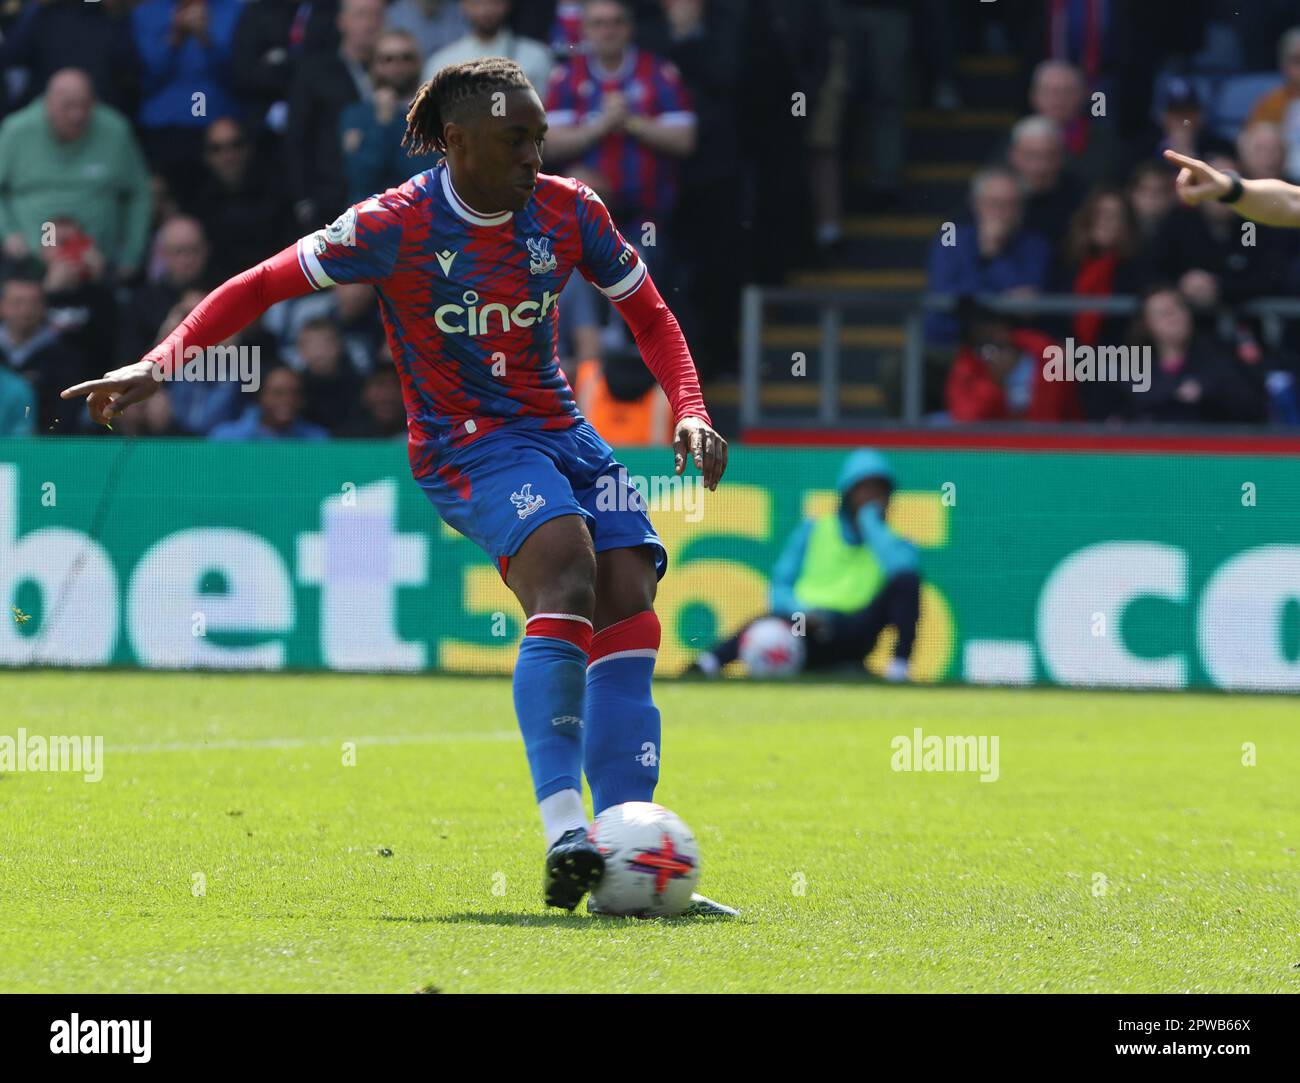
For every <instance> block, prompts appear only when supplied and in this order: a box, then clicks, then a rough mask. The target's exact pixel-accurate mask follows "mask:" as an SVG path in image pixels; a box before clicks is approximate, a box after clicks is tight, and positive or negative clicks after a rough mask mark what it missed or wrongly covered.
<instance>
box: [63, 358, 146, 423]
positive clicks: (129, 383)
mask: <svg viewBox="0 0 1300 1083" xmlns="http://www.w3.org/2000/svg"><path fill="white" fill-rule="evenodd" d="M158 384H159V381H158V377H157V376H156V375H155V374H154V365H153V362H152V361H137V362H136V363H135V364H134V365H123V366H122V367H121V368H120V369H114V370H113V371H112V372H106V373H104V375H103V376H101V377H100V378H99V379H98V380H86V381H85V382H84V383H80V384H74V385H73V386H72V387H67V388H64V389H63V391H62V393H61V394H60V395H59V397H60V398H63V399H75V398H77V396H79V395H85V396H86V405H87V407H89V409H90V419H91V421H93V422H95V423H96V424H97V425H107V424H108V423H109V422H110V421H112V420H113V418H115V417H117V415H118V414H120V413H121V412H122V411H123V410H125V409H126V408H127V407H128V406H132V405H134V404H135V403H137V402H143V401H144V400H145V399H147V398H148V397H149V396H150V395H152V394H153V393H154V392H155V391H157V390H158Z"/></svg>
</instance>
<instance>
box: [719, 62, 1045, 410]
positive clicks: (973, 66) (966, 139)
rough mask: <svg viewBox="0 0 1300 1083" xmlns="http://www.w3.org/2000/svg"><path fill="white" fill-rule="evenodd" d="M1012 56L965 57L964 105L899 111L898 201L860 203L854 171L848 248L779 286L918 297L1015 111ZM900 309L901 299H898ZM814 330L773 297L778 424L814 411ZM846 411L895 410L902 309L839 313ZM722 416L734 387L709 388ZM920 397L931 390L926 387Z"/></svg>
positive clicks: (773, 391)
mask: <svg viewBox="0 0 1300 1083" xmlns="http://www.w3.org/2000/svg"><path fill="white" fill-rule="evenodd" d="M1019 65H1020V61H1019V60H1018V59H1017V58H1015V57H1005V56H978V57H965V58H963V59H962V60H961V62H960V66H959V85H960V89H961V93H962V101H963V107H962V108H960V109H957V110H953V111H951V112H941V111H938V110H933V109H916V110H909V111H908V113H907V118H906V119H907V133H908V134H907V162H908V164H907V170H906V174H905V177H906V185H905V193H904V198H903V200H902V202H901V203H900V204H899V205H897V206H896V207H891V208H890V209H889V210H887V211H883V212H882V211H880V210H873V209H871V208H870V207H868V206H866V196H865V184H866V182H867V181H868V180H869V171H868V169H867V168H866V167H865V166H861V167H858V168H856V169H854V170H853V171H852V173H851V175H850V178H849V183H848V184H847V185H846V190H845V199H846V206H847V207H848V213H847V217H846V220H845V232H846V241H847V243H846V246H845V249H844V251H843V252H842V253H841V254H840V255H839V256H838V258H837V259H836V260H835V263H834V266H828V267H817V268H802V269H792V271H791V273H790V275H789V277H788V280H787V283H786V284H787V285H789V286H793V287H800V288H814V289H840V290H844V289H847V290H853V291H869V292H870V293H873V294H876V295H878V296H881V297H882V298H891V297H898V298H899V299H900V300H903V299H906V298H909V297H915V295H916V294H918V293H920V292H921V291H922V290H923V289H924V287H925V270H924V268H925V260H926V253H927V251H928V249H929V245H930V242H931V239H932V238H933V237H934V235H935V233H936V231H937V230H938V229H939V226H940V224H941V223H942V222H944V221H946V220H958V219H960V218H962V217H963V216H964V215H965V207H966V196H967V186H968V184H969V182H970V179H971V176H972V174H973V173H974V172H975V170H976V169H977V168H978V167H979V166H980V165H982V164H984V163H985V162H986V161H987V160H988V158H989V157H990V155H991V154H993V153H994V152H995V150H996V148H997V146H998V145H999V144H1000V143H1001V142H1002V141H1004V140H1005V139H1006V135H1007V132H1008V130H1009V129H1010V128H1011V126H1012V124H1014V123H1015V122H1016V120H1018V119H1019V118H1020V116H1021V115H1022V114H1023V109H1022V107H1021V104H1020V98H1021V95H1022V93H1023V91H1022V85H1021V82H1020V67H1019ZM900 308H901V306H900ZM820 339H821V332H820V328H819V327H818V324H817V312H816V310H815V309H814V308H813V307H811V306H808V305H802V306H801V305H798V304H790V305H774V306H771V309H770V311H769V312H768V313H767V316H766V319H765V322H764V332H763V340H762V342H763V351H762V358H763V364H762V371H763V380H762V386H763V395H762V402H763V413H764V417H765V418H772V419H774V420H777V421H778V422H785V421H788V422H791V423H797V422H798V421H799V419H809V418H815V417H816V412H817V403H818V394H819V388H818V380H817V378H816V364H817V356H818V351H819V343H820ZM839 342H840V372H841V396H840V403H841V409H842V417H843V419H844V421H845V422H847V423H849V424H852V423H854V422H863V423H870V422H871V421H872V420H873V419H874V420H879V419H882V418H890V417H897V416H898V413H899V395H900V386H899V384H900V380H899V374H900V372H901V366H902V352H903V343H904V331H903V324H902V320H901V314H900V309H896V308H882V309H880V310H878V311H877V312H876V313H875V314H869V313H866V312H862V311H858V312H845V314H844V318H843V323H842V325H841V328H840V336H839ZM799 350H802V351H804V352H805V353H806V355H807V359H808V378H803V379H800V378H798V377H794V376H791V374H790V366H791V354H792V353H793V352H795V351H799ZM706 390H707V394H708V397H709V401H710V403H711V404H714V403H716V404H717V406H718V407H720V408H721V409H720V410H719V414H720V420H721V419H722V418H727V420H730V419H731V418H734V417H735V416H736V415H735V414H734V413H733V410H734V408H735V407H736V406H737V405H738V402H739V387H738V385H737V384H735V383H718V384H711V385H710V386H709V387H708V388H707V389H706ZM927 397H928V396H927Z"/></svg>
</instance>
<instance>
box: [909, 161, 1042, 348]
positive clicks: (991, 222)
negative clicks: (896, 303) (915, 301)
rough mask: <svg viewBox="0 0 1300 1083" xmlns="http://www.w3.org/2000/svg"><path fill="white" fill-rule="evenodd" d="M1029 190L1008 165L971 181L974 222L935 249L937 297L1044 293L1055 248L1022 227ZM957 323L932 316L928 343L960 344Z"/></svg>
mask: <svg viewBox="0 0 1300 1083" xmlns="http://www.w3.org/2000/svg"><path fill="white" fill-rule="evenodd" d="M1024 204H1025V190H1024V185H1023V182H1022V181H1021V179H1020V177H1019V175H1018V174H1017V173H1016V172H1015V171H1014V170H1012V169H1010V168H1008V167H1007V166H1002V165H995V166H989V167H988V168H986V169H982V170H980V171H979V172H978V173H977V174H975V178H974V180H972V181H971V210H972V212H973V214H974V220H973V221H972V222H970V223H967V224H964V225H960V226H957V227H956V228H955V229H949V228H948V227H947V226H945V228H944V230H943V231H942V232H941V233H940V235H939V236H938V237H936V238H935V239H934V242H933V243H932V244H931V246H930V256H929V260H928V266H927V282H926V289H927V291H928V292H930V293H933V294H943V295H947V296H950V297H960V296H964V295H967V294H983V293H1017V294H1028V293H1035V292H1038V291H1040V290H1042V289H1043V288H1044V287H1045V286H1046V285H1047V281H1048V276H1049V274H1050V271H1051V263H1052V256H1051V248H1050V246H1049V245H1048V243H1047V241H1046V240H1044V239H1043V238H1042V237H1040V236H1039V235H1038V234H1036V233H1029V232H1026V231H1025V230H1024V229H1023V228H1022V220H1023V215H1024ZM957 331H958V328H957V318H956V317H955V316H954V315H952V314H951V313H947V312H931V313H929V314H928V315H927V316H926V319H925V337H926V342H927V343H928V344H929V345H931V346H948V345H952V344H953V343H955V342H956V341H957Z"/></svg>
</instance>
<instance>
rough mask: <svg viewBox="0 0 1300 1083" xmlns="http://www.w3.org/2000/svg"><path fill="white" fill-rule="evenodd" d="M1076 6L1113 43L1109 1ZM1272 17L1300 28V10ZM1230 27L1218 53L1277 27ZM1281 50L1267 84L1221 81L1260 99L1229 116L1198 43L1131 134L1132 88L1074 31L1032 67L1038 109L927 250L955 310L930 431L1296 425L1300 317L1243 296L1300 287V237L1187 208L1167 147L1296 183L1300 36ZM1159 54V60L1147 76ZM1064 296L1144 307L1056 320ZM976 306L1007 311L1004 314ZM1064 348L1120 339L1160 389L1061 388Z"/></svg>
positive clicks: (1228, 214) (937, 284)
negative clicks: (1019, 425)
mask: <svg viewBox="0 0 1300 1083" xmlns="http://www.w3.org/2000/svg"><path fill="white" fill-rule="evenodd" d="M1065 6H1066V7H1070V8H1076V7H1077V8H1078V9H1079V10H1081V11H1084V12H1091V11H1095V12H1098V13H1099V17H1100V18H1102V19H1103V22H1102V23H1101V26H1100V29H1099V30H1098V35H1099V41H1100V42H1105V41H1106V40H1107V39H1106V34H1105V30H1106V24H1105V22H1104V17H1105V16H1104V6H1094V5H1091V4H1089V3H1086V2H1084V3H1079V4H1071V5H1065ZM1208 7H1209V9H1210V10H1208V14H1209V15H1211V16H1212V15H1214V14H1215V11H1214V5H1213V4H1209V5H1208ZM1260 8H1261V14H1262V15H1265V14H1266V15H1268V16H1277V15H1279V14H1285V15H1288V16H1290V17H1292V18H1295V19H1297V21H1300V5H1295V4H1292V5H1287V4H1284V3H1268V4H1261V5H1260ZM1206 25H1207V24H1206V23H1204V22H1203V23H1202V24H1201V29H1202V30H1203V29H1204V28H1205V26H1206ZM1216 25H1218V26H1219V27H1220V29H1221V30H1222V32H1223V34H1224V35H1226V39H1227V40H1226V42H1225V40H1224V39H1223V38H1222V37H1220V38H1217V39H1216V40H1217V41H1218V44H1219V46H1220V47H1221V48H1226V49H1227V50H1228V52H1229V53H1230V54H1235V55H1236V56H1238V57H1241V56H1246V55H1250V56H1254V55H1257V54H1258V51H1259V49H1258V46H1259V43H1258V42H1257V41H1256V40H1255V38H1256V37H1257V36H1258V33H1259V31H1260V30H1261V28H1268V27H1270V26H1271V25H1273V23H1272V22H1271V21H1270V19H1269V18H1262V19H1261V20H1260V22H1259V23H1254V22H1252V21H1251V20H1247V19H1244V18H1243V19H1236V20H1232V21H1224V22H1222V23H1221V24H1216ZM1273 40H1274V41H1276V43H1277V44H1276V68H1277V72H1276V74H1275V75H1274V76H1273V77H1272V78H1271V79H1270V78H1268V77H1267V76H1266V75H1264V74H1260V75H1258V76H1252V77H1250V78H1249V79H1242V78H1240V72H1236V73H1225V74H1224V75H1223V77H1222V78H1221V79H1219V80H1218V82H1219V83H1222V84H1223V85H1224V86H1227V85H1228V84H1229V83H1231V82H1232V81H1233V79H1234V77H1235V84H1234V86H1235V88H1236V89H1240V87H1241V86H1242V85H1243V84H1244V85H1245V86H1246V87H1247V89H1250V88H1251V87H1252V86H1254V85H1255V83H1257V84H1258V86H1259V87H1261V88H1264V89H1256V90H1255V91H1254V93H1253V97H1252V99H1251V100H1250V101H1249V102H1248V103H1247V104H1248V105H1249V108H1246V109H1243V110H1242V113H1241V119H1240V121H1239V122H1237V123H1233V124H1228V123H1226V122H1225V117H1224V112H1225V109H1224V106H1223V103H1222V102H1221V101H1219V100H1215V99H1214V95H1215V93H1216V89H1215V86H1216V80H1215V79H1214V78H1213V77H1212V76H1210V75H1206V74H1205V73H1203V72H1201V71H1199V70H1198V69H1197V67H1196V64H1195V63H1194V62H1193V57H1194V56H1195V54H1194V53H1191V52H1190V51H1189V53H1188V54H1186V55H1184V56H1183V57H1182V58H1181V63H1173V64H1169V63H1167V64H1166V70H1165V72H1164V73H1163V75H1162V77H1160V78H1158V79H1156V80H1155V83H1154V89H1153V93H1152V97H1151V98H1150V99H1149V100H1150V101H1151V106H1152V108H1151V109H1150V111H1149V113H1148V115H1147V117H1146V118H1145V121H1144V122H1143V123H1140V124H1132V123H1128V124H1125V123H1123V120H1124V118H1123V117H1122V116H1121V114H1120V113H1119V111H1118V110H1117V109H1116V108H1115V107H1114V100H1113V96H1114V95H1115V94H1116V92H1117V91H1116V88H1117V86H1118V85H1119V84H1118V80H1117V79H1116V77H1115V73H1114V70H1113V68H1112V67H1108V66H1107V64H1106V62H1105V59H1104V56H1103V58H1102V59H1101V60H1100V61H1098V60H1097V58H1096V57H1095V55H1093V53H1092V52H1091V51H1090V50H1088V49H1087V48H1086V47H1082V46H1080V47H1076V48H1073V49H1072V48H1071V47H1070V46H1069V43H1068V40H1065V39H1063V42H1062V45H1061V48H1060V49H1059V50H1058V51H1057V52H1056V53H1055V55H1049V56H1047V57H1046V58H1045V59H1043V60H1042V61H1041V62H1039V63H1038V64H1037V65H1036V66H1035V67H1034V68H1033V69H1032V73H1031V78H1030V84H1029V87H1028V91H1027V104H1028V107H1029V112H1028V114H1027V115H1026V116H1024V117H1023V118H1022V119H1020V120H1019V121H1018V122H1016V124H1015V125H1014V126H1013V127H1012V129H1011V131H1010V133H1009V137H1008V138H1007V140H1006V141H1005V142H1004V143H1003V144H1002V145H1000V146H999V147H998V148H997V150H996V152H995V153H994V155H993V156H992V157H991V159H990V161H989V162H987V163H986V164H985V165H983V166H982V167H981V168H980V169H979V170H978V172H977V173H976V175H975V176H974V178H973V179H972V181H971V184H970V189H969V203H968V208H967V210H968V214H967V215H966V216H964V217H963V216H961V215H958V216H956V219H955V221H954V223H953V224H952V227H950V228H948V229H946V230H945V231H944V232H943V233H942V234H940V235H939V236H936V237H935V239H934V240H933V242H932V245H931V248H930V253H929V257H928V265H927V278H928V282H927V286H928V290H929V292H930V293H931V294H934V295H939V296H943V297H946V298H948V299H949V300H950V301H952V302H954V303H953V305H952V307H950V308H947V309H942V310H936V311H932V312H930V313H929V314H928V315H927V319H926V324H925V335H926V343H927V357H928V363H929V366H930V367H931V368H932V369H933V370H934V372H935V374H936V376H938V375H940V374H942V379H940V380H938V381H936V382H937V383H938V384H940V385H941V386H942V388H943V392H944V401H943V403H942V410H941V412H940V413H938V414H936V415H935V416H936V420H940V421H952V422H959V423H960V422H977V421H986V422H987V421H1006V420H1016V419H1019V420H1030V421H1039V422H1055V423H1059V422H1066V421H1075V420H1087V421H1092V422H1103V423H1123V422H1177V423H1185V424H1198V423H1220V422H1222V423H1236V424H1259V423H1265V422H1272V423H1285V424H1294V423H1296V421H1297V420H1298V419H1300V408H1298V405H1297V403H1298V399H1297V391H1296V389H1297V376H1298V375H1300V335H1297V334H1296V331H1295V328H1296V326H1297V324H1296V321H1290V322H1289V323H1283V324H1280V325H1279V326H1280V328H1281V330H1278V329H1276V328H1271V329H1270V330H1271V331H1272V333H1270V334H1265V333H1264V331H1265V329H1264V327H1263V325H1262V321H1261V320H1260V318H1259V316H1258V314H1257V313H1252V312H1250V311H1249V310H1248V302H1251V301H1253V300H1258V299H1260V298H1266V297H1268V298H1276V297H1288V296H1291V295H1293V294H1294V292H1295V290H1296V289H1297V288H1300V233H1297V232H1295V231H1289V230H1282V229H1272V228H1267V227H1263V226H1257V225H1255V224H1253V223H1250V224H1247V223H1245V222H1244V221H1243V220H1242V219H1241V218H1240V217H1239V216H1237V215H1236V214H1235V213H1234V211H1233V210H1232V208H1231V207H1230V206H1227V205H1225V204H1221V203H1214V202H1211V203H1206V204H1202V205H1200V206H1198V207H1196V208H1190V209H1189V208H1187V207H1184V206H1182V205H1181V204H1180V203H1178V202H1177V200H1176V198H1175V194H1174V187H1173V182H1174V178H1175V175H1176V169H1175V168H1174V167H1172V166H1171V165H1169V164H1168V163H1167V162H1165V161H1164V160H1163V158H1162V157H1161V154H1162V152H1163V151H1164V150H1165V149H1173V150H1175V151H1178V152H1180V153H1183V154H1188V155H1192V156H1195V157H1199V158H1203V159H1205V160H1207V161H1209V162H1210V163H1211V164H1213V165H1215V166H1217V167H1218V168H1221V169H1233V170H1236V171H1238V172H1239V173H1240V174H1241V175H1242V176H1244V177H1281V178H1284V179H1289V180H1296V179H1300V168H1297V167H1300V26H1298V27H1296V28H1295V29H1290V30H1287V31H1286V32H1284V33H1282V34H1281V35H1280V36H1274V39H1273ZM1189 44H1191V45H1197V44H1203V39H1201V38H1199V37H1198V38H1197V39H1196V41H1195V42H1192V43H1189ZM1160 61H1161V58H1160V57H1159V56H1153V57H1152V58H1151V61H1150V65H1149V66H1150V68H1151V70H1152V71H1154V70H1155V68H1156V67H1157V66H1158V65H1159V64H1160ZM1090 65H1091V67H1090ZM1252 80H1253V81H1254V82H1252ZM1269 84H1275V85H1271V86H1270V85H1269ZM1063 294H1071V295H1074V296H1075V298H1076V299H1077V298H1079V297H1085V298H1091V297H1098V298H1107V299H1111V300H1114V299H1117V298H1120V299H1122V298H1130V299H1133V300H1134V305H1135V308H1134V310H1133V311H1132V312H1131V314H1123V313H1117V312H1116V311H1114V310H1113V309H1114V307H1115V306H1114V305H1112V308H1111V309H1110V310H1105V311H1103V310H1097V311H1077V310H1076V311H1074V312H1059V311H1058V312H1055V313H1048V312H1045V311H1043V309H1044V307H1045V306H1044V305H1043V304H1042V303H1041V302H1040V303H1039V304H1038V305H1037V306H1035V304H1034V303H1032V301H1031V300H1030V299H1034V298H1040V297H1042V296H1044V295H1063ZM976 297H980V298H983V299H986V300H987V299H988V298H990V297H992V298H997V299H998V300H1000V301H1001V302H1002V303H1001V304H997V305H995V306H992V307H995V308H996V309H997V311H991V310H990V307H991V306H990V305H988V304H977V303H974V299H975V298H976ZM1027 301H1028V302H1029V303H1026V302H1027ZM1017 304H1019V309H1018V310H1017V308H1016V306H1017ZM1070 344H1073V345H1074V346H1075V347H1091V348H1094V349H1103V348H1112V352H1111V354H1110V356H1119V355H1118V354H1116V353H1114V352H1113V348H1115V347H1125V348H1128V349H1129V350H1130V351H1143V350H1146V351H1149V352H1147V353H1146V354H1145V356H1146V357H1149V358H1150V360H1151V364H1152V366H1153V377H1152V381H1151V386H1150V387H1149V388H1145V387H1143V388H1140V389H1134V387H1133V386H1132V382H1131V381H1130V380H1129V379H1128V377H1127V376H1126V377H1125V378H1124V380H1123V381H1121V380H1119V379H1112V380H1110V381H1089V382H1082V381H1081V382H1079V383H1077V384H1072V385H1070V386H1065V387H1062V386H1057V387H1051V386H1050V382H1051V379H1050V372H1051V370H1050V369H1049V367H1048V366H1049V363H1050V358H1051V357H1052V356H1053V355H1054V351H1049V352H1048V355H1047V356H1046V357H1045V356H1044V352H1045V350H1046V349H1047V347H1050V346H1052V345H1070ZM1132 356H1134V357H1137V356H1141V355H1139V354H1137V353H1136V352H1134V353H1133V354H1132ZM1125 372H1127V369H1126V370H1125ZM935 405H937V404H935Z"/></svg>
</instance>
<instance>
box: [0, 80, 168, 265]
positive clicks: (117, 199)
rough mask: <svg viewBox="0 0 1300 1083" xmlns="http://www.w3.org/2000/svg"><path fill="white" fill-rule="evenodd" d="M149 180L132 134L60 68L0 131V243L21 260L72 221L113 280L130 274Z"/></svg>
mask: <svg viewBox="0 0 1300 1083" xmlns="http://www.w3.org/2000/svg"><path fill="white" fill-rule="evenodd" d="M149 213H150V201H149V173H148V170H147V169H146V167H145V162H144V158H143V156H142V155H141V154H140V150H139V148H138V147H137V146H136V142H135V137H134V136H133V135H132V134H131V127H130V125H129V124H128V123H127V121H126V118H125V117H123V116H122V115H121V114H120V113H118V112H117V111H116V110H114V109H110V108H109V107H108V106H106V105H101V104H99V103H97V102H96V101H95V92H94V90H93V89H92V87H91V85H90V80H89V78H87V76H86V74H85V72H82V71H78V70H76V69H74V68H65V69H63V70H62V71H59V72H55V74H54V75H53V76H51V77H50V82H49V85H48V86H47V87H46V90H45V94H44V95H43V96H41V97H40V98H37V99H36V100H35V101H33V102H32V103H31V104H30V105H28V106H26V107H24V108H22V109H20V110H18V112H16V113H14V114H12V115H11V116H9V117H7V118H6V119H5V121H4V123H3V124H0V237H2V238H3V245H4V252H5V255H6V256H8V257H9V258H10V259H20V258H22V257H23V256H26V255H30V254H32V253H34V252H36V251H38V250H39V249H40V247H41V246H42V245H48V244H50V243H54V244H58V243H59V239H58V237H57V236H55V237H51V236H50V234H51V233H52V229H51V227H50V223H51V222H52V220H53V219H55V218H68V219H72V220H75V221H76V222H77V224H78V225H79V226H80V228H81V230H82V231H84V233H86V234H87V235H89V236H90V237H91V239H92V240H93V241H94V243H95V246H96V247H97V248H98V249H99V251H100V252H102V253H104V255H105V256H106V257H107V259H108V261H109V263H110V265H111V266H112V267H113V269H114V271H115V272H116V274H117V275H118V277H119V278H121V277H125V276H127V275H129V274H131V273H133V272H134V271H135V270H137V269H138V268H139V267H140V265H141V261H142V259H143V257H144V249H145V242H146V240H147V236H148V230H149Z"/></svg>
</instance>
